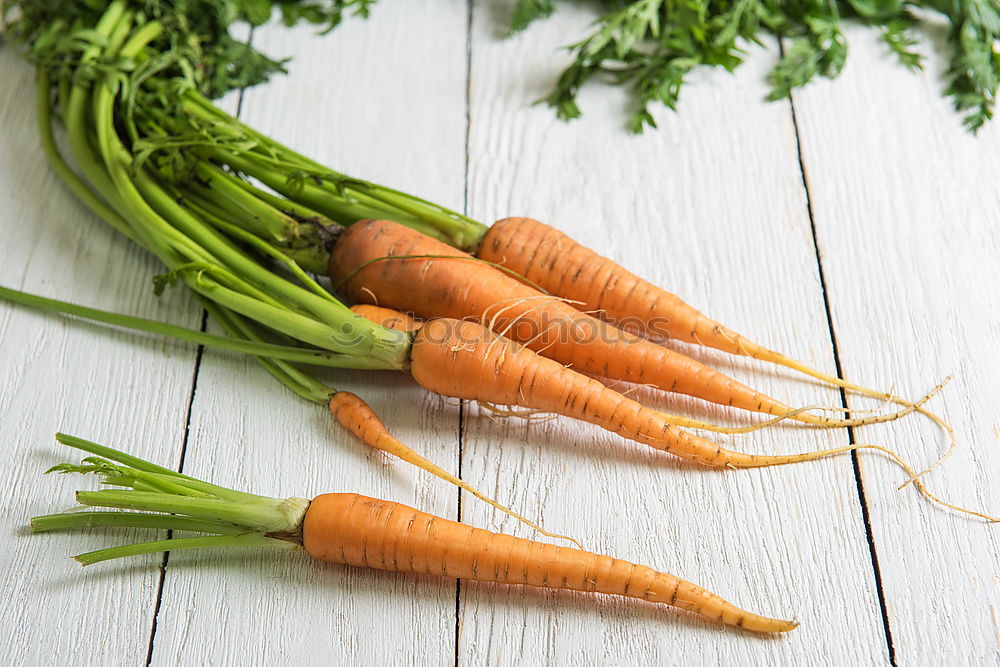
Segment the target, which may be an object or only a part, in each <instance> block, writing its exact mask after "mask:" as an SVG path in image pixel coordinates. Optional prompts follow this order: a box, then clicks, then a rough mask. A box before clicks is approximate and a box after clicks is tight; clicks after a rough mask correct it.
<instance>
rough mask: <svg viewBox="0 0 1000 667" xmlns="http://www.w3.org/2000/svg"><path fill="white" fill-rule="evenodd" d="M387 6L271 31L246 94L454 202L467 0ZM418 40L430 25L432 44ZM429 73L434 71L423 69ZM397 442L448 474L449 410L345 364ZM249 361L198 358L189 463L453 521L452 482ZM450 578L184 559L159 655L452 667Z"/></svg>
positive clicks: (260, 109) (266, 115)
mask: <svg viewBox="0 0 1000 667" xmlns="http://www.w3.org/2000/svg"><path fill="white" fill-rule="evenodd" d="M441 5H442V3H441V2H438V1H434V2H430V1H428V2H407V3H405V4H404V3H386V6H385V7H382V6H378V7H376V8H375V10H374V11H373V14H372V17H371V20H370V21H369V22H355V21H350V22H348V23H347V24H345V25H344V26H342V27H341V28H340V29H338V31H337V32H336V33H335V34H334V35H331V36H328V37H317V36H316V35H315V34H314V33H315V30H310V29H301V30H293V31H289V30H287V29H286V28H283V27H277V26H276V27H274V28H273V29H266V30H262V31H259V32H258V33H256V34H255V36H254V42H255V44H257V45H259V46H260V48H262V49H263V50H264V51H265V52H266V53H269V54H275V55H278V56H291V57H293V58H294V61H293V63H292V66H291V71H290V74H289V76H287V77H282V78H279V79H277V80H275V81H274V82H273V83H271V84H270V85H269V86H268V87H267V88H266V89H262V90H260V91H256V90H254V91H249V92H248V93H247V95H246V97H245V100H244V104H243V113H242V117H243V118H244V120H246V121H247V122H248V123H250V124H251V125H252V126H253V127H255V128H257V129H259V130H262V131H264V132H266V133H268V134H270V135H271V136H274V137H275V138H277V139H278V140H280V141H284V142H287V143H288V144H289V145H291V146H293V147H296V148H297V149H299V150H302V151H303V152H305V153H306V154H308V155H309V156H311V157H313V158H316V159H318V160H320V161H321V162H323V163H324V164H328V165H330V166H332V167H334V168H337V169H343V170H345V171H347V172H348V173H351V174H353V175H357V176H360V177H364V178H370V179H373V180H376V181H378V182H383V183H388V184H393V185H395V186H397V187H400V188H405V189H408V190H410V191H414V192H419V193H421V194H422V195H426V196H428V197H430V198H432V199H435V200H438V201H442V202H445V203H449V204H451V205H453V206H455V207H457V208H461V205H462V195H463V192H462V187H463V183H464V175H465V149H464V144H465V129H464V128H465V85H464V83H465V64H464V62H465V43H466V40H465V25H466V20H465V13H464V3H461V2H446V3H444V5H445V6H444V7H442V6H441ZM428 35H437V37H436V38H435V39H428V38H427V36H428ZM432 65H433V66H432ZM329 380H330V381H331V382H332V383H333V384H335V386H337V387H338V388H342V389H349V390H351V391H354V392H355V393H357V394H359V395H360V396H362V397H363V398H364V399H365V400H366V401H368V402H369V403H370V404H371V405H372V406H373V407H374V409H375V410H376V412H378V413H379V414H380V415H381V416H382V417H383V418H384V421H385V422H386V424H387V425H388V426H389V428H390V429H391V430H392V431H393V432H394V433H395V434H396V435H397V436H398V437H400V438H401V439H402V440H403V441H405V442H407V443H408V444H410V445H411V446H412V447H414V448H415V449H416V450H418V451H420V452H422V453H424V454H425V455H426V456H428V457H429V458H430V459H432V460H433V461H435V462H437V463H439V464H440V465H442V466H443V467H445V468H446V469H449V470H453V471H454V470H457V454H458V407H457V405H445V403H444V401H443V400H440V399H438V398H436V397H434V396H432V395H430V394H428V393H427V392H426V391H424V390H423V389H421V388H420V387H418V386H417V385H416V384H415V383H414V382H413V381H412V380H411V379H410V378H408V377H406V376H403V375H402V374H396V373H389V372H381V373H377V372H376V373H352V372H340V373H334V374H330V375H329ZM331 422H332V420H331V418H330V417H329V414H328V413H327V411H326V410H325V409H324V408H323V407H321V406H318V405H313V404H307V403H306V402H304V401H302V400H301V399H299V398H297V397H296V396H294V395H293V394H291V393H290V392H288V391H286V390H285V389H284V388H283V387H281V386H280V385H278V383H277V382H275V381H274V380H273V379H272V378H271V377H270V376H269V375H267V374H266V373H265V372H264V370H263V369H261V368H260V367H258V366H257V365H256V364H255V363H254V362H253V361H249V360H248V361H245V362H236V363H234V362H233V360H232V359H227V358H221V357H219V356H216V355H215V354H212V353H207V354H206V355H205V357H204V360H203V363H202V366H201V372H200V374H199V378H198V391H197V394H196V397H195V402H194V408H193V411H192V421H191V436H190V441H189V446H188V454H187V460H186V465H185V471H186V472H188V473H191V474H195V475H204V476H205V477H208V478H210V479H213V480H218V481H219V482H220V483H222V484H233V485H235V486H237V487H240V488H247V489H254V490H255V491H256V492H260V493H265V494H275V495H285V496H287V495H300V496H304V497H312V496H313V495H316V494H318V493H322V492H327V491H356V492H359V493H363V494H368V495H372V496H375V497H379V498H386V499H389V500H394V501H399V502H404V503H407V504H409V505H412V506H415V507H418V508H420V509H423V510H427V511H430V512H434V513H437V514H439V515H443V516H446V517H455V516H456V515H457V491H456V489H455V488H454V487H452V486H451V485H449V484H446V483H444V482H442V481H440V480H438V479H436V478H433V477H430V476H429V475H427V474H425V473H422V472H420V471H417V470H416V469H414V468H411V467H409V466H407V465H406V464H404V463H402V462H399V461H393V462H391V463H387V462H386V461H387V459H386V457H385V456H384V455H383V454H382V453H380V452H374V451H371V450H368V449H367V448H366V447H365V445H363V444H361V443H360V442H358V441H356V440H355V439H354V438H353V437H351V436H350V435H348V434H347V433H345V432H344V431H343V430H341V429H340V427H339V426H337V425H336V424H333V423H331ZM455 625H456V621H455V582H454V581H453V580H448V579H439V578H433V577H418V576H410V575H393V574H389V573H384V572H376V571H372V570H361V569H352V568H346V567H341V566H336V565H331V564H322V563H316V562H310V561H309V559H308V558H307V557H306V556H305V555H304V554H301V553H300V554H288V553H273V554H272V553H263V552H253V553H247V554H242V555H236V556H226V555H216V556H214V557H211V558H210V559H209V562H208V564H207V567H205V561H204V560H203V556H199V555H196V554H191V555H190V556H189V555H187V554H177V555H176V556H172V557H171V559H170V563H169V566H168V569H167V577H166V585H165V590H164V597H163V605H162V607H161V611H160V616H159V623H158V626H157V632H156V638H155V641H154V651H153V662H154V664H179V663H185V662H187V661H189V660H190V656H192V655H198V656H199V659H200V660H204V661H206V662H208V663H213V664H244V663H257V664H300V665H320V664H331V663H338V664H358V665H367V664H372V665H375V664H400V665H403V664H415V663H420V664H450V663H452V662H453V661H454V655H455Z"/></svg>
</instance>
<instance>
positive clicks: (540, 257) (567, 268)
mask: <svg viewBox="0 0 1000 667" xmlns="http://www.w3.org/2000/svg"><path fill="white" fill-rule="evenodd" d="M475 254H476V257H478V258H480V259H483V260H485V261H488V262H491V263H494V264H497V265H499V266H502V267H505V268H507V269H510V270H511V271H512V272H514V273H516V274H519V275H521V276H523V277H524V278H525V279H526V280H528V281H531V282H532V283H534V284H536V285H538V286H539V287H541V288H542V289H544V290H546V291H548V292H550V293H551V294H553V295H555V296H559V297H562V298H564V299H569V300H571V301H573V302H574V303H576V304H578V305H579V308H580V309H581V310H586V311H589V312H593V313H595V314H596V315H597V316H598V317H601V318H602V319H605V320H606V321H608V322H611V323H612V324H615V325H616V326H620V327H622V328H624V329H625V330H627V331H630V332H632V333H636V334H640V335H643V336H648V337H651V338H655V339H664V338H675V339H677V340H681V341H684V342H686V343H696V344H699V345H705V346H708V347H712V348H715V349H717V350H722V351H724V352H729V353H732V354H739V355H743V356H748V357H753V358H754V359H760V360H762V361H769V362H772V363H776V364H779V365H781V366H785V367H787V368H791V369H794V370H796V371H799V372H802V373H804V374H806V375H809V376H811V377H814V378H816V379H818V380H822V381H823V382H826V383H829V384H832V385H835V386H838V387H843V388H845V389H849V390H851V391H854V392H856V393H859V394H862V395H865V396H871V397H873V398H878V399H880V400H893V401H895V402H897V403H899V404H901V405H908V403H907V402H906V401H901V400H896V399H897V398H898V397H895V396H893V395H892V394H890V393H887V392H882V391H877V390H873V389H868V388H865V387H860V386H858V385H856V384H853V383H850V382H847V381H845V380H843V379H841V378H838V377H834V376H832V375H829V374H826V373H823V372H821V371H818V370H816V369H813V368H810V367H809V366H807V365H805V364H803V363H801V362H799V361H795V360H794V359H791V358H789V357H787V356H785V355H783V354H781V353H780V352H776V351H774V350H771V349H768V348H766V347H764V346H763V345H760V344H758V343H754V342H753V341H751V340H750V339H748V338H746V337H745V336H743V335H741V334H738V333H736V332H735V331H733V330H732V329H729V328H728V327H726V326H723V325H722V324H720V323H719V322H716V321H715V320H712V319H710V318H708V317H706V316H705V315H703V314H701V313H700V312H699V311H697V310H696V309H695V308H693V307H692V306H690V305H688V304H687V303H685V302H684V301H683V300H681V298H680V297H678V296H677V295H676V294H672V293H670V292H668V291H666V290H664V289H662V288H660V287H657V286H656V285H653V284H652V283H650V282H648V281H646V280H644V279H642V278H640V277H639V276H637V275H635V274H633V273H631V272H630V271H628V270H627V269H625V268H624V267H622V266H619V265H618V264H616V263H615V262H613V261H611V260H610V259H608V258H607V257H603V256H601V255H599V254H597V253H596V252H594V251H593V250H591V249H590V248H587V247H586V246H584V245H582V244H580V243H578V242H576V241H574V240H573V239H572V238H570V237H569V236H567V235H566V234H564V233H562V232H560V231H559V230H558V229H555V228H553V227H550V226H549V225H546V224H544V223H542V222H539V221H538V220H533V219H531V218H505V219H503V220H500V221H498V222H496V223H495V224H494V225H493V226H492V227H490V229H489V231H488V232H487V233H486V235H485V236H484V237H483V239H482V241H481V242H480V244H479V246H478V248H477V249H476V252H475Z"/></svg>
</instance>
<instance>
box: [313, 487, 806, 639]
mask: <svg viewBox="0 0 1000 667" xmlns="http://www.w3.org/2000/svg"><path fill="white" fill-rule="evenodd" d="M303 545H304V546H305V549H306V551H307V552H308V553H309V555H311V556H313V557H314V558H318V559H320V560H325V561H331V562H335V563H343V564H345V565H353V566H356V567H370V568H376V569H380V570H390V571H394V572H418V573H425V574H433V575H438V576H444V577H456V578H461V579H474V580H476V581H488V582H496V583H502V584H521V585H525V586H537V587H541V588H561V589H569V590H574V591H581V592H594V593H607V594H613V595H623V596H626V597H630V598H636V599H640V600H647V601H649V602H659V603H664V604H668V605H672V606H675V607H679V608H681V609H687V610H689V611H692V612H694V613H696V614H699V615H701V616H704V617H705V618H709V619H712V620H717V621H721V622H723V623H726V624H729V625H733V626H736V627H742V628H745V629H747V630H752V631H755V632H787V631H789V630H792V629H794V628H795V627H796V625H797V624H796V623H791V622H788V621H780V620H776V619H771V618H765V617H763V616H757V615H755V614H751V613H749V612H746V611H743V610H742V609H740V608H738V607H736V606H734V605H732V604H730V603H729V602H726V601H725V600H723V599H722V598H720V597H719V596H717V595H714V594H713V593H710V592H708V591H707V590H705V589H703V588H701V587H699V586H695V585H694V584H692V583H689V582H687V581H684V580H683V579H678V578H677V577H674V576H673V575H670V574H666V573H663V572H657V571H656V570H653V569H651V568H648V567H645V566H643V565H635V564H633V563H629V562H627V561H624V560H619V559H616V558H610V557H608V556H601V555H598V554H593V553H589V552H586V551H580V550H578V549H571V548H567V547H558V546H555V545H552V544H545V543H543V542H536V541H534V540H527V539H523V538H517V537H513V536H511V535H504V534H500V533H492V532H490V531H487V530H483V529H480V528H473V527H471V526H467V525H465V524H463V523H458V522H456V521H449V520H447V519H443V518H441V517H437V516H434V515H432V514H427V513H425V512H420V511H418V510H415V509H413V508H412V507H408V506H406V505H402V504H399V503H394V502H388V501H384V500H377V499H374V498H368V497H366V496H361V495H358V494H356V493H330V494H324V495H321V496H318V497H316V498H315V499H313V501H312V504H311V505H310V506H309V509H308V511H307V512H306V516H305V521H304V523H303Z"/></svg>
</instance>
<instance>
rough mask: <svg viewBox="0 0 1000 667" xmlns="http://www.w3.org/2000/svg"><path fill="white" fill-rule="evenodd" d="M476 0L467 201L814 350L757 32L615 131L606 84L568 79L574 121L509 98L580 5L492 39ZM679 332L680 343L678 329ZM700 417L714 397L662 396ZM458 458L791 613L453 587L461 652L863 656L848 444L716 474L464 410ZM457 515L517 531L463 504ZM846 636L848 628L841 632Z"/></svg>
mask: <svg viewBox="0 0 1000 667" xmlns="http://www.w3.org/2000/svg"><path fill="white" fill-rule="evenodd" d="M490 4H491V3H478V4H477V5H476V12H475V14H474V21H473V40H472V44H473V51H472V76H471V114H470V118H471V133H470V159H469V162H470V173H469V184H470V186H469V202H470V213H471V214H472V215H473V216H474V217H478V218H480V219H485V220H492V219H495V218H497V217H501V216H506V215H522V214H528V215H532V216H534V217H538V218H540V219H543V220H545V221H547V222H549V223H551V224H553V225H555V226H557V227H559V228H560V229H562V230H564V231H566V232H567V233H569V234H571V235H572V236H574V237H575V238H576V239H578V240H579V241H581V242H583V243H584V244H586V245H589V246H591V247H593V248H595V249H598V250H599V251H600V252H602V253H604V254H607V255H609V256H611V257H612V258H615V259H617V260H619V261H621V262H622V263H624V264H627V265H628V266H629V267H631V268H633V269H634V270H635V271H637V272H638V273H640V274H642V275H644V276H646V277H648V278H650V279H651V280H653V281H654V282H656V283H658V284H661V285H665V286H668V287H669V288H671V289H673V290H675V291H676V292H677V293H679V294H681V295H682V296H683V297H685V298H687V299H688V300H689V301H690V302H691V303H693V304H695V305H697V306H700V307H702V309H703V310H705V311H706V312H708V313H709V314H710V315H712V316H714V317H716V318H718V319H720V320H721V321H722V322H725V323H727V324H729V325H731V326H733V327H735V328H736V329H737V330H739V331H741V332H743V333H745V334H748V335H750V336H751V337H754V338H756V339H758V340H760V341H761V342H763V343H765V344H768V345H771V346H774V347H776V348H778V349H781V350H785V351H787V352H789V353H792V354H794V355H796V356H798V357H801V358H803V359H805V360H807V361H812V362H814V363H816V364H817V365H818V366H819V367H820V368H824V369H826V370H828V371H829V370H831V369H832V365H833V360H832V352H831V350H832V348H831V344H830V337H829V333H828V330H827V322H826V318H825V314H824V309H823V301H822V294H821V290H820V284H819V279H818V275H817V267H816V257H815V251H814V247H813V242H812V236H811V232H810V227H809V218H808V215H807V209H806V201H805V195H804V189H803V185H802V180H801V175H800V172H799V169H798V165H797V158H796V146H795V135H794V128H793V124H792V118H791V114H790V110H789V106H788V105H787V104H768V103H765V102H764V101H763V98H764V96H765V94H766V87H765V84H764V75H765V72H766V68H767V67H768V66H770V65H771V64H772V63H773V62H774V54H775V52H776V48H775V46H776V45H774V44H772V45H771V49H770V50H769V51H767V52H763V51H754V52H753V54H752V55H751V57H750V59H749V63H748V64H747V65H746V67H745V68H743V69H742V70H740V72H739V74H737V75H736V76H729V75H726V74H722V73H699V74H698V75H696V76H695V77H693V78H694V81H693V83H692V85H691V86H690V87H689V88H688V89H687V90H686V92H685V95H684V98H683V100H682V110H681V113H680V114H677V115H669V114H662V115H661V117H660V118H658V120H659V121H660V125H661V129H660V130H659V131H657V132H651V133H648V134H646V135H645V136H642V137H632V136H628V135H627V134H625V133H624V131H623V129H622V125H623V123H624V119H625V113H624V112H625V110H624V108H623V106H624V102H623V98H622V97H619V95H620V93H614V92H611V91H608V90H607V89H599V90H598V89H590V90H586V91H585V92H584V94H583V95H582V97H581V100H580V103H581V106H582V107H583V110H584V117H583V119H581V120H579V121H574V122H573V123H571V124H564V123H562V122H560V121H557V120H556V119H555V118H554V115H553V113H552V111H551V110H549V109H546V108H544V107H541V106H535V107H531V106H528V104H527V103H528V102H530V101H531V100H533V99H537V98H538V97H539V96H540V95H542V94H543V93H544V92H545V91H546V90H547V87H548V86H549V85H551V83H552V81H553V77H554V76H555V75H556V73H557V71H558V66H559V64H560V63H558V62H556V61H555V60H554V58H553V51H554V49H555V47H556V46H558V45H560V44H563V43H565V42H566V41H567V39H568V38H567V35H577V34H582V31H583V30H584V28H585V24H586V22H587V21H589V20H590V19H591V18H592V15H590V14H588V13H586V12H582V11H581V12H573V11H571V10H570V8H568V7H567V8H565V9H561V10H560V13H558V14H557V15H556V16H555V17H553V19H551V20H548V21H546V22H544V23H540V24H538V25H536V26H534V27H532V28H531V29H530V30H529V31H528V32H527V33H526V34H524V35H520V36H518V37H516V38H514V39H511V40H507V41H500V40H498V39H497V37H496V35H495V28H496V26H497V25H499V24H502V21H503V20H504V19H503V17H497V16H495V15H494V14H493V12H491V11H490V10H489V9H488V6H489V5H490ZM687 349H688V350H689V351H691V348H687ZM702 358H704V359H707V360H709V361H710V362H712V363H716V364H717V365H719V366H720V367H722V368H723V369H726V370H728V371H730V372H732V373H733V374H735V375H736V376H738V377H740V378H742V379H747V378H752V380H751V381H752V382H753V384H754V385H755V386H758V387H761V388H762V389H764V390H765V391H767V392H769V393H771V395H774V396H776V397H777V398H780V399H782V400H785V401H788V402H790V403H792V404H803V403H823V404H835V403H837V402H838V397H837V393H836V392H834V391H830V390H827V389H824V388H822V387H815V386H813V385H809V384H806V383H802V382H798V381H792V380H788V379H786V378H785V377H784V376H781V375H777V374H772V373H771V372H770V371H769V370H767V369H765V368H763V367H761V366H759V365H752V364H750V363H748V362H745V361H741V360H734V359H732V358H727V357H725V355H722V354H718V355H716V354H705V355H702ZM641 395H642V396H643V399H644V400H646V401H656V402H657V403H658V404H660V405H668V406H670V407H671V408H677V409H690V410H691V411H694V412H697V413H698V414H702V415H707V416H709V417H711V418H714V419H729V418H731V415H728V414H726V412H725V411H724V410H723V409H717V408H707V407H705V406H704V405H703V404H696V402H695V401H686V402H685V401H665V400H662V399H657V397H655V396H654V395H653V394H652V393H644V394H641ZM465 423H466V430H465V435H464V443H465V445H464V461H463V472H464V474H465V477H466V479H468V480H470V481H472V482H474V483H476V484H479V485H480V486H482V487H484V488H486V489H487V490H494V489H495V490H496V492H498V493H501V492H508V493H510V491H508V490H513V493H516V496H515V499H516V504H517V506H518V507H521V508H524V509H525V510H526V511H529V512H530V513H532V514H536V515H538V516H540V518H541V519H542V520H543V521H544V524H545V525H546V527H547V528H549V529H550V530H555V531H559V532H564V533H569V534H571V535H574V536H576V537H579V538H582V539H583V540H584V541H585V543H586V545H587V546H588V547H589V548H592V549H595V550H599V551H602V552H607V553H611V554H614V555H616V556H619V557H623V558H628V559H631V560H635V561H639V562H642V563H644V564H647V565H654V566H656V567H658V568H661V569H664V570H667V571H670V572H673V573H675V574H678V575H680V576H682V577H685V578H688V579H690V580H693V581H695V582H697V583H699V584H702V585H704V586H707V587H708V588H709V589H711V590H713V591H715V592H718V593H719V594H721V595H723V596H724V597H727V598H728V599H730V600H732V601H734V602H736V603H737V604H740V605H742V606H744V607H745V608H747V609H750V610H752V611H755V612H759V613H765V614H774V615H778V616H781V615H783V614H784V615H790V616H795V617H796V618H797V619H798V620H799V621H801V622H802V627H801V628H800V629H799V630H797V631H796V632H795V633H792V634H791V635H789V636H787V637H782V638H771V639H767V638H764V639H762V638H760V637H755V636H749V635H746V634H741V633H736V632H732V631H731V630H728V629H723V628H720V627H717V626H714V625H712V624H709V623H707V622H701V621H699V620H696V619H692V618H690V617H687V616H685V615H683V614H681V613H674V612H672V611H670V610H665V609H662V608H654V607H652V606H644V605H641V604H634V603H631V602H625V601H619V600H614V599H601V600H598V599H593V598H591V597H589V596H584V595H577V596H574V595H566V594H562V593H538V592H526V591H524V590H519V589H510V590H502V589H499V588H497V587H491V586H483V585H472V584H470V585H466V584H463V585H462V599H461V607H462V625H461V637H460V642H459V658H460V663H462V664H477V665H478V664H487V663H489V664H493V663H499V664H538V663H542V662H544V663H551V664H580V663H583V662H587V661H607V662H610V663H612V664H658V663H662V662H670V661H675V660H677V659H678V657H679V656H683V660H684V662H685V663H691V664H717V663H721V664H747V663H757V664H765V663H778V662H782V663H789V664H791V663H795V664H820V663H823V662H826V661H828V660H830V659H831V656H837V660H838V661H841V662H843V663H844V664H880V663H884V662H885V660H886V648H885V642H884V638H883V632H882V625H881V619H880V616H879V611H878V605H877V600H876V593H875V589H874V583H873V577H872V569H871V566H870V563H869V556H868V553H867V549H866V546H865V537H864V528H863V524H862V522H861V518H860V509H859V503H858V498H857V491H856V488H855V483H854V477H853V474H852V470H851V464H850V461H849V460H848V459H847V458H839V459H836V460H830V461H825V462H820V463H814V464H809V465H805V466H792V467H785V468H778V469H771V470H760V471H731V472H722V473H720V472H717V471H706V470H703V469H697V468H693V467H691V466H689V465H685V464H682V463H677V462H675V461H673V460H671V459H669V457H666V456H664V455H661V454H659V453H657V452H653V451H647V450H643V449H641V448H640V447H639V446H637V445H635V444H634V443H631V442H623V441H620V440H618V439H617V438H615V437H612V436H610V435H609V434H606V433H604V432H602V431H599V430H597V429H591V428H583V427H579V426H576V425H573V424H570V423H568V422H567V421H566V420H558V421H546V422H528V423H526V422H522V421H518V420H501V421H497V420H494V419H491V418H490V417H489V416H488V415H487V414H486V413H485V412H482V411H477V410H475V409H473V410H472V411H471V414H470V415H469V416H468V417H467V418H466V420H465ZM846 437H847V436H846V434H845V433H844V432H842V431H839V432H827V433H818V432H816V431H808V430H805V429H801V428H780V429H773V430H769V431H765V432H763V433H758V434H756V435H755V436H752V437H747V436H741V437H736V438H723V440H724V442H725V443H726V444H727V445H729V446H731V447H733V448H735V449H740V450H745V451H754V452H779V451H780V452H792V451H801V450H812V449H816V448H821V447H827V446H831V445H835V444H840V443H844V442H846ZM463 520H465V521H467V522H469V523H471V524H474V525H482V526H486V527H490V528H494V529H503V530H507V531H512V532H515V533H519V534H524V531H522V530H521V528H520V527H519V526H516V525H514V524H513V523H512V522H510V521H508V520H506V519H504V520H502V521H498V520H497V517H496V516H495V515H492V514H490V513H489V512H485V511H483V510H482V509H481V508H480V507H479V506H478V505H475V504H466V505H465V506H464V512H463ZM845 637H850V638H851V639H850V641H849V642H846V641H845Z"/></svg>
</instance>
